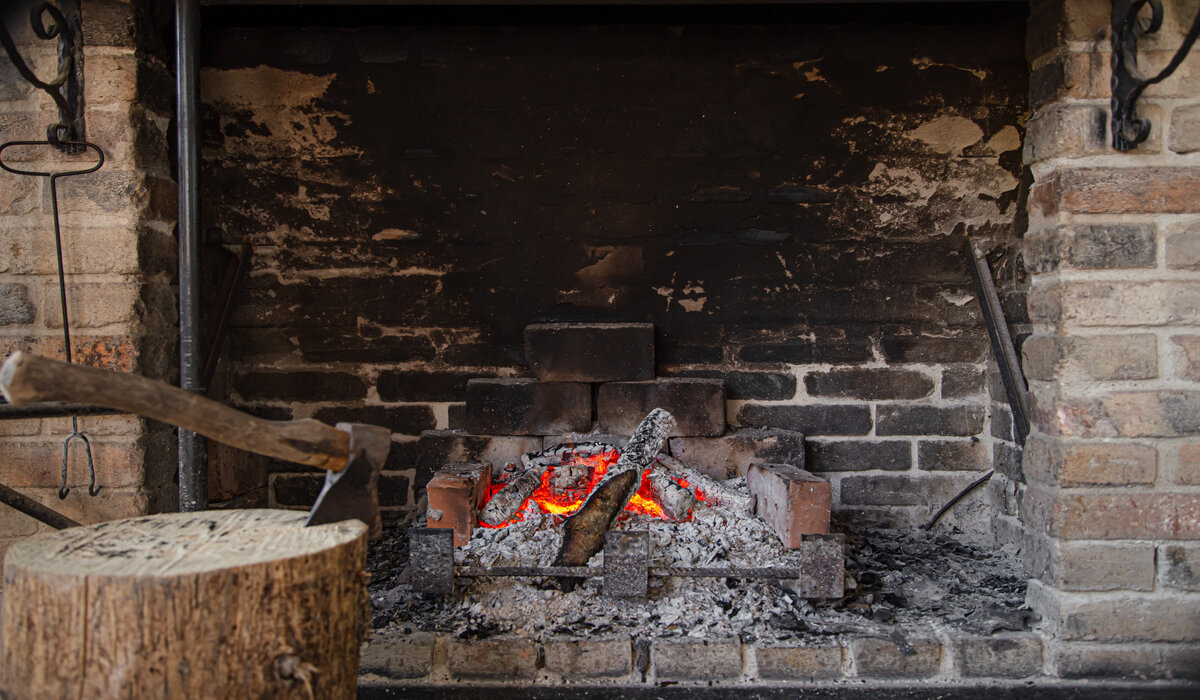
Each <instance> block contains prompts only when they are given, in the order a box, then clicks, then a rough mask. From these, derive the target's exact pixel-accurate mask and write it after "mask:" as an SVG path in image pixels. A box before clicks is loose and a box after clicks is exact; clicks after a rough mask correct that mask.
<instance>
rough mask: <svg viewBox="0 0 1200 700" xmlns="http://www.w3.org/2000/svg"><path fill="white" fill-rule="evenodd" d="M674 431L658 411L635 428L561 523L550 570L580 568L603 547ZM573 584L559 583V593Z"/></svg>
mask: <svg viewBox="0 0 1200 700" xmlns="http://www.w3.org/2000/svg"><path fill="white" fill-rule="evenodd" d="M674 429H675V418H674V416H672V415H671V414H670V413H668V412H666V411H664V410H663V409H661V408H656V409H654V410H653V411H651V412H650V414H649V415H647V416H646V417H645V418H644V419H643V420H642V422H641V424H640V425H638V427H637V430H635V431H634V433H633V437H632V438H630V440H629V444H628V445H626V446H625V449H624V450H623V451H622V452H621V458H620V459H619V460H618V461H617V463H616V464H615V465H613V467H612V469H610V470H609V471H608V473H606V474H605V475H604V478H603V479H602V480H601V481H600V483H599V484H598V485H597V486H596V488H595V489H594V490H593V491H592V493H591V495H589V496H588V498H587V500H586V501H585V502H584V504H583V507H582V508H580V509H579V510H578V512H576V513H575V514H574V515H572V516H571V517H570V518H567V521H566V522H565V523H563V542H562V546H561V547H560V548H559V550H558V556H556V557H555V558H554V563H553V566H583V565H586V564H587V563H588V560H589V559H591V558H592V556H593V555H594V554H595V553H596V552H598V551H600V548H601V547H602V546H603V545H604V533H605V532H607V531H608V529H609V527H611V526H612V523H613V521H614V520H616V518H617V515H618V514H620V512H621V510H622V509H624V508H625V504H627V503H628V502H629V499H630V498H632V497H633V494H634V493H636V492H637V490H638V487H639V486H641V483H642V473H643V472H645V471H646V469H648V468H649V467H650V465H651V464H653V463H654V458H655V456H656V455H657V454H658V451H659V450H660V449H662V446H663V444H664V443H665V442H666V441H667V436H668V435H669V434H670V433H671V431H672V430H674ZM575 584H576V581H575V580H573V579H563V580H562V588H563V590H567V591H569V590H572V589H573V588H574V587H575Z"/></svg>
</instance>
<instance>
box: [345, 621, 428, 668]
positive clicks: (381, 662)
mask: <svg viewBox="0 0 1200 700" xmlns="http://www.w3.org/2000/svg"><path fill="white" fill-rule="evenodd" d="M434 640H435V637H434V635H433V633H432V632H414V633H413V634H394V633H391V632H389V631H388V630H379V631H376V632H375V633H374V634H372V635H371V643H370V644H368V645H367V646H366V647H364V648H363V650H362V655H361V659H360V661H359V667H360V668H361V669H362V670H364V671H368V672H370V673H377V674H379V675H381V676H387V677H389V678H420V677H421V676H425V675H428V674H429V670H430V668H431V667H432V666H433V648H434Z"/></svg>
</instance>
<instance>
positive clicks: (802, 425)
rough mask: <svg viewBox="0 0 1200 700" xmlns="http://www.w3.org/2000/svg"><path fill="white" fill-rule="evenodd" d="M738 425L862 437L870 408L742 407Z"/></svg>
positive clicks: (749, 404) (858, 406)
mask: <svg viewBox="0 0 1200 700" xmlns="http://www.w3.org/2000/svg"><path fill="white" fill-rule="evenodd" d="M737 421H738V424H739V425H743V426H746V427H748V428H783V429H784V430H794V431H796V432H798V433H803V434H804V435H866V434H867V433H868V432H870V430H871V408H870V407H869V406H863V405H843V404H810V405H806V406H797V405H772V404H756V403H748V404H743V405H742V407H741V409H740V410H739V411H738V417H737Z"/></svg>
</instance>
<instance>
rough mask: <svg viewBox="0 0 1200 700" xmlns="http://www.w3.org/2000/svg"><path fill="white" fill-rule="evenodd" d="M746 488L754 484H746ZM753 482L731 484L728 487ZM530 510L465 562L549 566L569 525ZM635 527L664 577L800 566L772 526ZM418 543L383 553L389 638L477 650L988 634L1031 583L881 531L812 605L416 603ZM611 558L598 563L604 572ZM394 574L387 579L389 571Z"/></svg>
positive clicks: (644, 523) (492, 587) (934, 539)
mask: <svg viewBox="0 0 1200 700" xmlns="http://www.w3.org/2000/svg"><path fill="white" fill-rule="evenodd" d="M738 481H742V480H738ZM731 485H738V486H740V487H741V488H744V483H742V484H738V482H737V481H735V482H725V483H723V484H721V486H722V488H729V487H730V486H731ZM554 521H555V518H553V517H552V516H544V515H541V514H540V513H538V512H537V506H536V505H530V506H527V512H526V516H525V519H524V520H523V521H521V522H518V523H515V524H513V525H511V526H509V527H507V528H503V529H485V530H476V531H475V534H474V536H473V537H472V539H471V542H470V543H469V544H468V545H466V546H465V547H461V548H459V549H458V550H456V552H455V562H456V563H457V564H466V565H473V566H535V565H537V566H544V565H548V564H549V562H550V561H551V560H552V559H553V557H554V555H555V553H556V552H557V549H558V546H559V543H560V540H561V526H560V525H558V524H555V522H554ZM617 527H618V528H621V529H645V530H648V531H649V533H650V539H651V552H650V560H651V561H650V565H651V566H755V567H759V566H797V565H800V564H801V562H799V561H798V560H797V555H795V554H793V553H791V552H789V551H788V550H787V549H785V548H783V546H782V544H781V543H780V542H779V539H778V537H776V535H775V534H774V532H773V531H772V530H770V528H769V527H768V526H767V525H766V524H765V523H763V522H762V521H760V520H758V519H757V518H755V517H748V518H747V517H744V516H741V515H738V514H735V513H733V512H730V511H729V510H726V509H724V508H722V507H720V506H715V507H704V506H700V507H698V508H697V509H696V511H695V515H694V517H693V519H692V520H689V521H687V522H683V523H669V522H665V521H661V520H651V519H648V518H646V517H644V516H631V515H629V514H626V515H624V516H622V518H621V519H620V520H619V521H618V523H617ZM403 536H404V533H403V532H402V531H397V532H396V533H395V536H394V537H395V539H394V540H388V539H385V541H383V542H380V543H377V544H376V545H373V550H372V560H373V562H376V566H375V567H373V568H372V570H373V574H374V578H373V580H372V584H371V590H372V601H373V603H374V605H375V616H374V623H375V626H376V627H380V626H385V625H392V626H396V627H399V628H401V630H404V629H408V630H412V629H421V630H426V631H432V632H437V633H439V634H445V635H454V636H458V637H464V638H481V637H487V636H491V635H495V634H503V633H512V634H517V635H524V636H532V637H535V638H543V637H545V636H548V635H562V634H574V635H597V634H625V635H629V636H631V637H693V638H719V637H730V636H735V635H736V636H738V637H740V638H741V639H743V640H744V641H755V640H764V641H765V640H785V639H787V640H792V643H805V642H815V641H816V640H817V639H819V638H821V637H823V636H825V635H840V634H867V635H873V636H884V637H893V638H894V637H895V636H896V635H901V636H904V635H909V634H923V633H928V630H929V629H930V627H931V625H938V626H940V625H948V626H950V627H954V628H958V629H965V630H968V631H970V632H973V633H977V634H990V633H992V632H994V631H997V630H1001V629H1026V628H1027V627H1028V624H1029V611H1028V610H1027V609H1025V608H1024V607H1023V602H1024V600H1023V598H1024V589H1025V586H1024V584H1025V579H1024V577H1023V575H1022V574H1021V572H1020V570H1019V567H1018V566H1017V565H1016V564H1015V562H1014V559H1013V557H1012V556H1011V552H1007V551H984V550H981V549H977V548H973V547H971V546H970V545H967V544H965V543H962V542H960V541H959V540H957V539H955V538H954V537H950V536H948V535H945V534H935V533H929V532H925V531H921V530H870V531H861V532H851V533H849V534H848V535H847V545H848V547H847V557H846V565H847V585H848V590H847V592H846V596H845V597H844V598H842V599H840V600H832V601H807V600H803V599H801V598H799V597H798V596H795V595H793V594H791V593H789V592H788V591H787V590H786V589H785V588H783V587H781V586H780V585H779V584H778V583H776V582H773V581H766V580H748V579H728V580H727V579H722V578H674V577H669V578H662V579H658V578H651V579H650V593H649V596H648V597H647V598H645V599H614V598H607V597H605V596H603V595H602V594H601V591H600V586H601V583H600V579H598V578H592V579H588V581H587V583H586V584H585V585H582V586H580V587H578V588H577V589H576V590H574V591H572V592H570V593H563V592H560V591H558V590H545V589H544V588H543V586H544V584H545V583H546V581H545V580H539V579H530V578H507V577H492V578H478V579H460V581H459V583H458V586H457V590H456V592H455V594H454V595H453V596H446V597H444V598H443V597H438V596H423V595H418V594H413V593H411V592H410V591H409V589H408V586H407V585H406V584H404V583H401V582H399V580H398V579H399V577H398V571H399V570H398V565H399V562H400V561H401V555H400V554H398V553H399V552H400V551H401V550H406V544H405V543H403V542H402V538H403ZM602 561H603V552H601V553H598V554H597V555H596V556H595V557H593V558H592V560H591V561H590V562H589V566H593V567H598V566H600V565H601V564H602ZM376 567H382V568H376Z"/></svg>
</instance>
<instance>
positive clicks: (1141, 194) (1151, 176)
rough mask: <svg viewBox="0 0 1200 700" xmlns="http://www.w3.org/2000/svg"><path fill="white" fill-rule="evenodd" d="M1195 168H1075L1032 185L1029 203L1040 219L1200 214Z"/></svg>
mask: <svg viewBox="0 0 1200 700" xmlns="http://www.w3.org/2000/svg"><path fill="white" fill-rule="evenodd" d="M1197 187H1200V168H1195V167H1182V168H1166V167H1145V168H1075V169H1070V170H1062V171H1058V172H1056V173H1055V174H1054V175H1051V176H1050V177H1049V178H1048V179H1047V180H1046V181H1044V182H1042V183H1039V184H1037V185H1035V186H1034V188H1033V192H1032V194H1031V196H1030V200H1031V202H1032V203H1033V204H1034V205H1036V206H1038V207H1039V208H1041V210H1042V212H1043V213H1044V214H1045V215H1046V216H1054V215H1055V214H1057V213H1058V212H1059V211H1060V210H1061V211H1067V212H1073V213H1076V214H1135V213H1145V214H1188V213H1195V212H1197V211H1200V200H1197V198H1196V197H1195V196H1194V193H1195V191H1196V188H1197Z"/></svg>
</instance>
